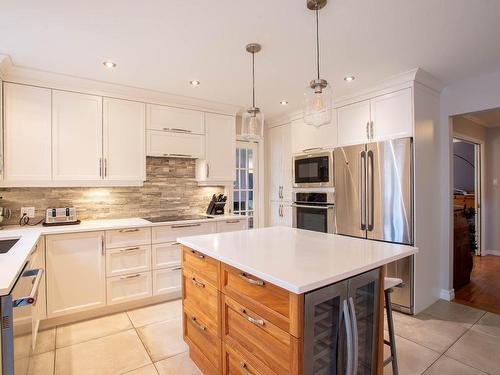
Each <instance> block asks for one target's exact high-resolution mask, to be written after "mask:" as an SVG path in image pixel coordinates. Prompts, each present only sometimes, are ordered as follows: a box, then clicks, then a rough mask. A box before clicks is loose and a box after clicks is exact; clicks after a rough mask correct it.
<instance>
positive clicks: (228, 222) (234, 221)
mask: <svg viewBox="0 0 500 375" xmlns="http://www.w3.org/2000/svg"><path fill="white" fill-rule="evenodd" d="M239 222H240V221H239V220H226V224H236V223H239Z"/></svg>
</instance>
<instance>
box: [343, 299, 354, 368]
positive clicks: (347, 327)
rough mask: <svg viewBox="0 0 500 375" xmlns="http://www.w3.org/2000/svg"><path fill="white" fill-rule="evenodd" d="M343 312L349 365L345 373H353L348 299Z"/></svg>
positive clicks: (344, 302)
mask: <svg viewBox="0 0 500 375" xmlns="http://www.w3.org/2000/svg"><path fill="white" fill-rule="evenodd" d="M342 310H343V314H342V316H343V317H344V326H345V331H346V345H347V365H346V372H345V375H352V374H353V372H352V365H353V346H352V344H353V343H352V325H351V318H350V316H349V306H348V305H347V300H344V301H343V308H342Z"/></svg>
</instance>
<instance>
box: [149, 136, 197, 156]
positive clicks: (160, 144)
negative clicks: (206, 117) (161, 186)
mask: <svg viewBox="0 0 500 375" xmlns="http://www.w3.org/2000/svg"><path fill="white" fill-rule="evenodd" d="M146 133H147V134H146V137H147V140H146V145H147V155H148V156H164V157H179V158H192V159H196V158H204V157H205V136H203V135H198V134H181V133H172V132H162V131H156V130H148V131H147V132H146Z"/></svg>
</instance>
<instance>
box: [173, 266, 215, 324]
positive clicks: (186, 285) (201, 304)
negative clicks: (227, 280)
mask: <svg viewBox="0 0 500 375" xmlns="http://www.w3.org/2000/svg"><path fill="white" fill-rule="evenodd" d="M182 284H183V285H182V298H183V300H184V301H183V302H184V306H186V307H188V308H190V309H191V310H197V311H202V312H203V313H204V314H205V315H206V316H207V318H208V319H210V321H211V322H214V324H217V322H218V321H219V292H218V290H217V288H216V287H215V286H213V285H210V284H209V283H207V281H206V280H205V279H204V278H203V276H200V275H198V274H197V273H196V272H193V271H191V270H189V269H186V268H185V269H183V270H182Z"/></svg>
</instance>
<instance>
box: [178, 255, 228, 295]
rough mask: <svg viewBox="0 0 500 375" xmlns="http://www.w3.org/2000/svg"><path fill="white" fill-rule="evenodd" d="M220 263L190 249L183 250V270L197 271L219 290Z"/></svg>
mask: <svg viewBox="0 0 500 375" xmlns="http://www.w3.org/2000/svg"><path fill="white" fill-rule="evenodd" d="M219 266H220V263H219V261H217V260H215V259H213V258H210V257H208V256H206V255H204V254H202V253H200V252H198V251H196V250H192V249H190V248H188V247H183V248H182V268H183V269H188V270H192V271H195V272H196V273H197V274H198V275H199V276H200V277H202V278H203V279H204V280H205V281H206V282H207V283H209V284H212V286H213V287H214V288H216V289H218V286H219Z"/></svg>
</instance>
